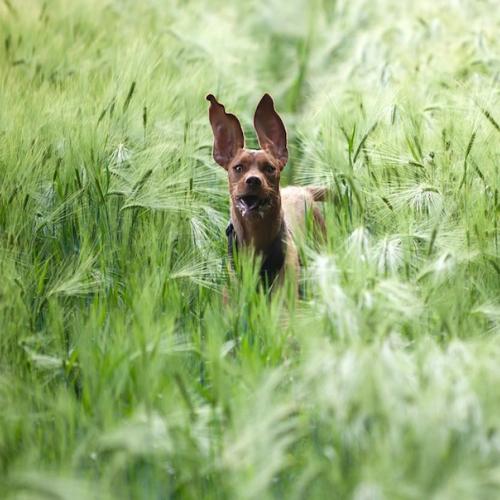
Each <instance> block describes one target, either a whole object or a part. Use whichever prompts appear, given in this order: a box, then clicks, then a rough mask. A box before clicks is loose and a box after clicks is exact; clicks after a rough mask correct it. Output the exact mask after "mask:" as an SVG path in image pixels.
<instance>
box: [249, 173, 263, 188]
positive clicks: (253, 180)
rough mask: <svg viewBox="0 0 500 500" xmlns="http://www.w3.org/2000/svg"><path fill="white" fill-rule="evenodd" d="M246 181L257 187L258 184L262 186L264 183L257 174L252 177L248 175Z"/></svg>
mask: <svg viewBox="0 0 500 500" xmlns="http://www.w3.org/2000/svg"><path fill="white" fill-rule="evenodd" d="M245 182H246V183H247V184H248V185H249V186H253V187H257V186H260V185H261V184H262V181H261V180H260V179H259V178H258V177H256V176H255V175H251V176H250V177H247V178H246V180H245Z"/></svg>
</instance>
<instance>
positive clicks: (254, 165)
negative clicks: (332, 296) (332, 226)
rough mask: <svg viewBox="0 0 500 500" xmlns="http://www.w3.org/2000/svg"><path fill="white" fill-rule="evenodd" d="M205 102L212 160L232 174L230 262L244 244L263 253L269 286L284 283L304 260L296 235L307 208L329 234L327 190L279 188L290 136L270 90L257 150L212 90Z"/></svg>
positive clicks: (258, 125) (260, 109) (258, 122)
mask: <svg viewBox="0 0 500 500" xmlns="http://www.w3.org/2000/svg"><path fill="white" fill-rule="evenodd" d="M207 100H208V101H209V102H210V106H209V120H210V124H211V126H212V131H213V136H214V143H213V151H212V153H213V158H214V160H215V161H216V163H218V164H219V165H220V166H222V167H224V168H225V169H226V171H227V174H228V181H229V194H230V197H231V219H230V223H229V226H228V227H227V230H226V235H227V238H228V255H229V259H230V261H231V263H232V265H233V266H234V263H233V250H239V249H244V248H246V249H248V250H250V251H252V252H253V253H254V255H258V256H260V257H261V261H260V262H261V265H260V266H261V267H260V279H261V282H262V283H263V284H264V286H265V287H266V288H271V287H273V286H274V284H275V283H278V284H283V282H284V277H285V273H286V272H293V273H294V275H295V277H297V278H298V277H299V273H300V261H299V255H298V251H297V247H296V245H295V243H294V238H296V237H298V236H299V235H301V234H304V232H305V230H306V215H307V213H308V212H311V213H312V216H313V222H314V226H315V228H317V229H318V230H319V234H320V235H321V236H322V237H324V236H325V223H324V220H323V217H322V215H321V212H320V210H319V208H318V206H317V205H316V202H318V201H324V199H325V197H326V193H327V190H326V189H324V188H318V187H311V186H309V187H298V186H289V187H285V188H283V189H280V174H281V172H282V170H283V169H284V168H285V165H286V163H287V161H288V150H287V134H286V130H285V126H284V124H283V121H282V120H281V118H280V116H279V115H278V113H277V112H276V110H275V108H274V102H273V99H272V97H271V96H270V95H269V94H264V96H263V97H262V99H261V100H260V102H259V104H258V106H257V109H256V111H255V115H254V128H255V131H256V132H257V137H258V140H259V145H260V149H257V150H254V149H247V148H245V140H244V136H243V130H242V128H241V125H240V122H239V120H238V118H237V117H236V116H235V115H233V114H230V113H226V110H225V107H224V106H223V105H222V104H220V103H219V102H217V99H216V98H215V97H214V96H213V95H212V94H209V95H208V96H207ZM297 283H298V280H297ZM297 290H298V285H297Z"/></svg>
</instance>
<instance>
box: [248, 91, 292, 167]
mask: <svg viewBox="0 0 500 500" xmlns="http://www.w3.org/2000/svg"><path fill="white" fill-rule="evenodd" d="M253 125H254V127H255V131H256V132H257V137H258V138H259V144H260V147H261V148H262V149H265V150H267V151H269V152H270V153H271V154H272V155H273V156H274V157H275V158H276V159H277V160H278V162H279V165H280V169H283V167H284V166H285V165H286V162H287V160H288V150H287V148H286V130H285V126H284V125H283V121H282V120H281V118H280V117H279V115H278V113H276V110H275V109H274V102H273V99H272V97H271V96H270V95H269V94H264V96H263V97H262V99H261V100H260V102H259V104H258V105H257V109H256V110H255V116H254V117H253Z"/></svg>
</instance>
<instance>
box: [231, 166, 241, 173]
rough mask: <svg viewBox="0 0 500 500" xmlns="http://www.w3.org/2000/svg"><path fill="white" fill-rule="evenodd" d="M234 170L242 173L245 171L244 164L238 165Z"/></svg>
mask: <svg viewBox="0 0 500 500" xmlns="http://www.w3.org/2000/svg"><path fill="white" fill-rule="evenodd" d="M233 170H234V171H235V172H236V173H237V174H241V172H243V165H236V166H235V167H234V168H233Z"/></svg>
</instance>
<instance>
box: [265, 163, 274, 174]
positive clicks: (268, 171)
mask: <svg viewBox="0 0 500 500" xmlns="http://www.w3.org/2000/svg"><path fill="white" fill-rule="evenodd" d="M264 171H265V172H266V174H274V172H275V171H276V169H275V168H274V167H273V166H272V165H271V164H270V163H268V164H267V165H266V166H265V167H264Z"/></svg>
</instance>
